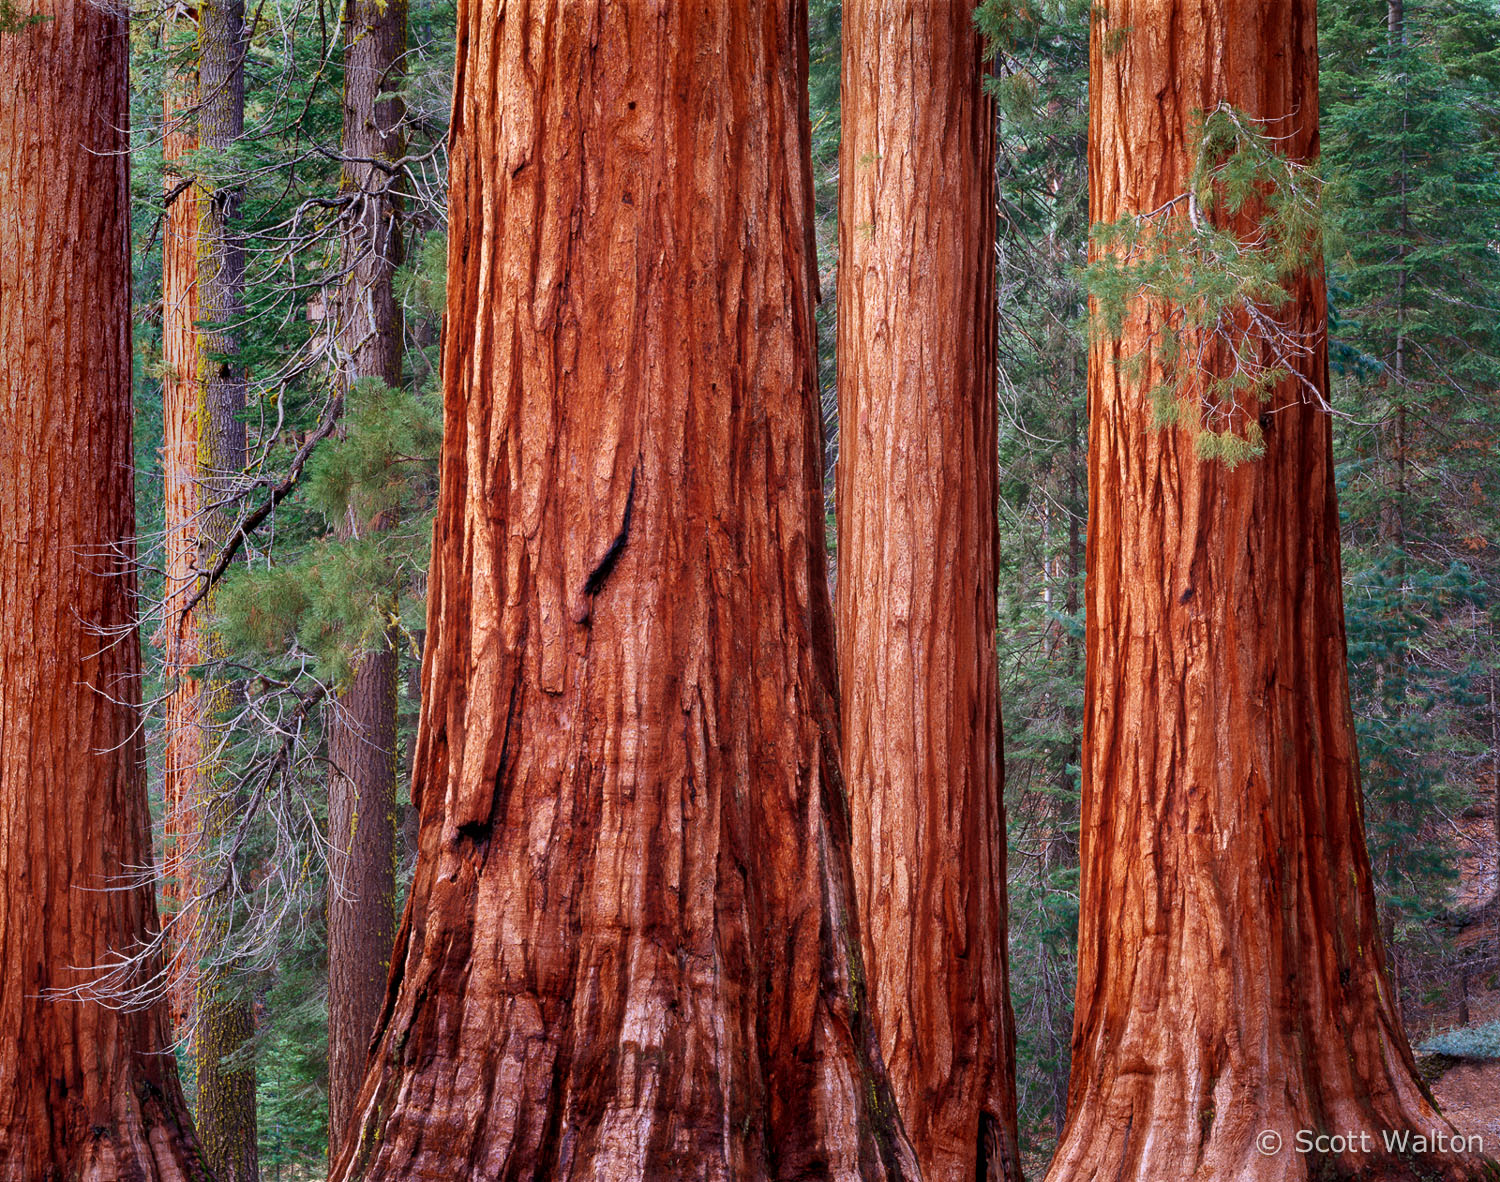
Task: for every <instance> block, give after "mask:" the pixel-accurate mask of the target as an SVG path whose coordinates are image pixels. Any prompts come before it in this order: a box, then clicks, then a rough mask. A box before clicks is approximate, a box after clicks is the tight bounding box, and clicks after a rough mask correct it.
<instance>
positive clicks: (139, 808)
mask: <svg viewBox="0 0 1500 1182" xmlns="http://www.w3.org/2000/svg"><path fill="white" fill-rule="evenodd" d="M21 14H22V15H38V16H41V17H43V18H45V19H43V20H42V21H41V22H40V23H36V24H31V25H27V26H23V27H21V28H19V29H15V30H11V31H7V32H6V33H4V34H3V35H0V210H3V211H4V214H3V216H0V358H3V359H4V361H3V363H0V948H3V950H4V954H3V956H0V1179H4V1180H5V1182H35V1180H37V1179H50V1178H62V1177H67V1178H70V1179H73V1178H77V1179H84V1180H87V1182H106V1180H114V1179H120V1178H133V1179H144V1180H149V1182H157V1180H160V1182H182V1180H185V1179H198V1178H202V1177H203V1176H204V1170H203V1166H202V1162H201V1158H200V1155H199V1153H198V1150H197V1146H196V1143H195V1141H194V1138H193V1134H192V1131H191V1124H190V1121H189V1118H188V1114H187V1106H186V1104H185V1103H184V1101H183V1097H182V1090H181V1087H180V1086H179V1084H178V1080H177V1072H176V1068H175V1067H174V1065H173V1060H172V1057H171V1055H170V1054H169V1053H164V1052H165V1051H166V1048H167V1046H168V1043H169V1042H170V1037H169V1035H168V1022H167V1007H166V1004H165V1002H160V1003H158V1004H155V1005H151V1006H149V1007H147V1008H144V1009H132V1010H122V1009H116V1008H111V1007H109V1006H106V1005H103V1004H100V1003H99V1002H97V1001H95V1000H91V999H90V998H89V995H88V993H87V991H86V990H85V992H84V995H83V998H82V999H80V998H78V997H69V996H59V995H58V993H57V992H56V991H67V990H73V989H80V988H82V987H84V986H85V985H86V983H87V982H88V981H89V980H90V979H91V978H92V976H93V974H91V973H90V972H88V971H87V970H86V969H85V968H83V967H82V966H97V965H103V964H106V963H109V962H110V961H112V960H113V959H114V958H115V957H116V956H118V955H120V954H126V955H128V954H130V953H133V952H135V951H136V950H137V949H138V948H139V947H140V946H141V945H142V943H143V942H146V941H148V940H150V939H151V937H152V935H153V934H154V933H155V932H156V930H157V911H156V902H155V898H154V887H153V885H152V884H151V883H150V881H149V878H150V876H149V874H147V875H146V876H145V878H146V880H147V881H144V882H143V881H142V876H141V871H142V868H147V869H148V870H149V867H150V865H151V857H152V855H151V843H150V835H149V823H150V822H149V814H148V810H147V805H146V782H145V766H144V762H143V750H142V745H141V734H140V730H139V727H138V723H139V719H138V718H137V716H136V708H137V706H138V704H139V702H140V647H139V639H138V636H137V633H136V630H135V613H136V580H135V567H134V559H135V544H134V534H135V512H134V480H133V472H134V465H133V460H132V456H131V439H130V435H131V392H130V269H129V268H130V263H129V253H128V233H129V221H130V194H129V185H128V177H127V171H128V164H127V160H126V156H125V151H126V147H127V130H126V129H127V127H128V124H129V117H128V111H129V108H128V105H127V95H126V68H127V52H128V39H127V30H126V25H125V22H124V21H123V20H122V19H120V18H119V17H118V16H116V15H112V14H108V13H106V12H105V11H103V10H102V9H100V8H98V7H96V6H94V5H91V4H62V3H40V4H27V5H24V6H23V7H22V9H21ZM130 883H134V884H135V885H128V884H130ZM108 888H113V889H108ZM155 967H156V966H154V965H144V966H142V967H141V969H140V971H139V972H138V973H136V974H133V975H132V976H131V979H130V980H129V981H128V982H125V983H126V984H128V985H131V986H135V987H139V986H141V985H143V984H144V983H145V981H146V979H147V977H148V976H149V975H150V973H151V972H152V971H153V970H154V968H155Z"/></svg>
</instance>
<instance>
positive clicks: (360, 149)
mask: <svg viewBox="0 0 1500 1182" xmlns="http://www.w3.org/2000/svg"><path fill="white" fill-rule="evenodd" d="M406 18H407V6H406V4H405V3H404V2H402V0H350V2H349V3H348V4H347V5H346V6H345V9H344V44H345V50H344V132H343V134H344V139H343V155H344V186H343V191H344V195H345V196H350V195H358V196H359V198H360V200H359V201H358V203H357V204H356V205H355V206H354V207H353V209H352V211H351V212H350V214H349V216H348V217H347V220H346V223H345V230H344V234H343V259H344V266H345V267H346V268H348V274H347V276H346V277H345V279H344V287H343V291H342V292H341V293H340V300H339V319H338V324H337V335H336V342H335V343H336V347H337V349H338V373H337V375H336V380H337V381H338V382H339V383H340V385H341V386H342V388H343V391H344V398H345V405H346V406H348V405H349V403H350V401H351V400H352V399H355V398H357V397H358V394H357V392H356V391H355V390H354V387H355V384H356V383H357V382H359V381H360V380H361V379H365V378H378V379H379V380H380V381H382V382H384V383H385V384H386V385H388V386H391V387H399V386H400V385H401V376H402V375H401V343H402V342H401V312H400V308H399V306H398V304H397V302H396V294H395V288H394V285H393V279H394V277H395V272H396V267H397V265H398V264H399V262H400V260H401V239H400V220H399V219H400V212H401V211H400V202H399V199H398V198H397V196H396V194H395V192H394V190H393V188H392V185H393V182H394V178H393V177H392V176H391V175H390V173H389V172H387V171H386V170H384V169H382V168H381V167H380V165H379V164H378V163H375V162H376V161H392V160H397V159H399V158H400V157H401V156H402V154H403V151H404V147H403V144H404V136H403V134H402V122H403V118H404V111H403V107H402V102H401V99H400V97H399V90H400V86H401V82H402V77H403V71H404V69H405V65H404V59H405V54H406ZM340 524H341V529H340V533H341V534H342V535H343V536H345V537H348V536H350V535H351V534H353V533H354V532H355V531H356V530H357V529H360V528H365V527H367V526H372V525H375V524H377V523H373V522H361V521H356V520H354V518H353V516H352V511H351V517H350V519H349V520H347V521H345V522H342V523H340ZM393 606H394V605H393ZM396 675H397V668H396V651H395V647H394V645H393V643H392V638H391V637H390V636H385V637H384V638H383V641H382V643H381V645H380V647H378V648H377V649H376V650H375V651H372V652H370V653H368V654H364V655H362V656H361V657H360V658H359V659H358V661H357V664H356V668H355V673H354V676H353V678H352V680H351V682H350V684H349V685H348V686H347V687H346V688H345V689H344V690H343V692H341V693H340V694H339V697H338V700H337V702H336V704H335V706H334V708H333V709H332V710H331V711H330V712H329V716H328V756H329V764H330V772H329V779H328V823H329V831H330V834H331V844H332V848H333V858H332V874H331V880H332V885H331V886H330V889H329V894H328V1147H329V1160H330V1161H331V1160H333V1159H334V1158H336V1157H337V1156H338V1150H339V1146H340V1144H341V1141H342V1137H343V1132H344V1127H345V1126H346V1125H347V1124H348V1121H349V1115H350V1112H351V1111H352V1108H353V1104H354V1098H355V1096H356V1095H357V1094H358V1092H359V1086H360V1084H361V1083H362V1082H363V1081H364V1074H365V1061H366V1059H367V1057H368V1054H369V1047H370V1036H371V1034H372V1033H373V1031H374V1029H375V1023H376V1020H377V1019H378V1018H379V1016H380V1007H381V1002H382V1001H383V1000H384V998H385V983H386V978H387V977H388V975H389V971H390V956H391V945H392V944H393V943H394V941H395V935H396V910H395V909H396V845H395V842H396Z"/></svg>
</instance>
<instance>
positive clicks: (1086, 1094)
mask: <svg viewBox="0 0 1500 1182" xmlns="http://www.w3.org/2000/svg"><path fill="white" fill-rule="evenodd" d="M1092 41H1093V50H1092V80H1091V88H1090V91H1091V95H1090V107H1091V109H1090V159H1089V172H1090V177H1091V193H1090V217H1091V219H1092V220H1093V221H1095V222H1100V221H1111V220H1113V219H1115V218H1117V217H1119V216H1120V215H1122V214H1125V213H1130V212H1144V211H1147V210H1152V209H1155V208H1157V207H1158V206H1160V205H1161V203H1162V202H1163V201H1165V200H1166V199H1168V198H1169V197H1172V196H1174V195H1175V194H1177V193H1180V192H1182V191H1183V189H1184V186H1185V183H1186V182H1185V176H1186V173H1187V170H1188V167H1189V157H1190V155H1191V147H1192V131H1191V127H1192V124H1193V120H1194V112H1195V111H1201V110H1209V109H1213V108H1214V107H1215V106H1216V105H1217V104H1218V103H1220V102H1221V101H1223V102H1227V103H1230V104H1232V105H1233V106H1235V107H1236V108H1238V109H1240V110H1241V111H1243V112H1245V113H1246V114H1247V115H1249V116H1251V117H1253V118H1255V119H1261V120H1265V121H1267V122H1266V123H1265V124H1264V127H1265V130H1266V133H1267V134H1268V135H1270V136H1273V137H1276V138H1277V141H1278V143H1279V145H1280V149H1281V150H1282V151H1284V152H1286V153H1288V154H1290V155H1292V156H1294V157H1296V158H1299V159H1304V160H1306V159H1311V158H1313V157H1314V156H1316V154H1317V149H1318V88H1317V86H1318V84H1317V77H1318V75H1317V69H1318V59H1317V35H1316V28H1315V22H1314V5H1313V3H1312V0H1253V2H1238V0H1193V2H1192V3H1186V2H1182V0H1173V2H1171V3H1166V4H1162V3H1158V2H1150V3H1148V2H1147V0H1110V2H1109V3H1108V4H1107V5H1105V7H1104V8H1103V9H1102V10H1096V23H1095V24H1094V28H1093V35H1092ZM1293 295H1294V302H1293V304H1292V305H1291V307H1290V310H1289V311H1288V313H1287V327H1289V328H1290V329H1291V330H1293V331H1294V332H1295V333H1297V334H1298V336H1299V337H1300V339H1302V340H1305V341H1309V342H1316V344H1317V347H1316V348H1315V349H1314V350H1313V352H1312V354H1311V355H1310V356H1308V357H1306V358H1305V359H1301V360H1300V361H1298V360H1297V359H1293V363H1294V364H1298V365H1300V367H1301V369H1302V372H1303V374H1304V376H1305V377H1306V378H1307V379H1308V380H1309V381H1311V382H1313V383H1315V384H1316V385H1317V387H1318V388H1319V389H1320V390H1326V389H1327V378H1328V373H1327V354H1326V339H1325V330H1326V321H1327V306H1326V298H1325V293H1324V284H1323V278H1322V274H1321V272H1320V271H1318V270H1316V269H1314V270H1311V271H1309V272H1308V273H1306V274H1304V275H1303V276H1302V277H1301V279H1300V280H1299V281H1298V282H1297V283H1296V284H1295V287H1294V289H1293ZM1157 314H1159V313H1157V312H1153V311H1152V310H1151V309H1149V308H1143V307H1140V306H1137V307H1135V308H1134V309H1133V311H1132V314H1131V316H1130V317H1129V319H1128V320H1127V323H1126V332H1125V336H1124V339H1123V340H1122V341H1120V342H1118V343H1111V342H1110V341H1109V340H1107V339H1106V338H1103V337H1102V336H1101V337H1100V338H1098V339H1096V340H1095V341H1094V343H1093V346H1092V349H1093V352H1092V357H1091V364H1090V375H1089V376H1090V389H1089V395H1090V411H1091V429H1090V510H1089V567H1088V570H1089V574H1088V588H1087V611H1088V628H1087V652H1088V672H1087V680H1086V705H1085V721H1084V749H1083V784H1084V799H1083V811H1082V828H1081V842H1082V885H1081V892H1082V897H1081V918H1080V930H1079V978H1078V993H1077V1008H1076V1018H1075V1026H1074V1033H1073V1077H1072V1080H1071V1084H1070V1089H1069V1119H1068V1124H1067V1128H1066V1130H1065V1132H1064V1135H1063V1138H1062V1143H1061V1145H1060V1147H1059V1149H1058V1153H1057V1156H1056V1158H1055V1159H1054V1161H1053V1164H1052V1168H1051V1171H1050V1172H1049V1174H1048V1178H1049V1179H1053V1180H1062V1179H1074V1178H1103V1177H1108V1178H1127V1179H1132V1178H1133V1179H1143V1180H1145V1179H1149V1180H1150V1182H1169V1180H1171V1179H1178V1178H1182V1179H1186V1178H1206V1177H1214V1178H1259V1179H1282V1178H1286V1179H1300V1178H1312V1177H1316V1178H1331V1177H1359V1178H1363V1179H1377V1178H1418V1177H1421V1178H1431V1177H1446V1178H1461V1177H1477V1176H1482V1167H1481V1166H1480V1165H1479V1163H1477V1162H1476V1161H1474V1160H1473V1159H1468V1158H1464V1157H1461V1156H1458V1155H1447V1154H1440V1153H1433V1154H1427V1155H1421V1156H1418V1157H1410V1158H1406V1159H1398V1158H1396V1157H1394V1156H1392V1155H1390V1154H1387V1153H1385V1152H1384V1148H1383V1147H1384V1142H1383V1140H1382V1133H1383V1131H1384V1130H1387V1129H1415V1130H1418V1131H1421V1132H1425V1133H1438V1132H1451V1130H1449V1129H1448V1126H1447V1125H1446V1122H1444V1121H1443V1120H1442V1118H1441V1117H1440V1116H1438V1114H1437V1113H1436V1112H1435V1110H1434V1108H1433V1106H1432V1104H1431V1102H1430V1099H1429V1097H1428V1095H1427V1091H1426V1088H1425V1087H1424V1086H1423V1085H1422V1083H1421V1082H1420V1080H1419V1079H1418V1077H1417V1074H1416V1070H1415V1068H1414V1066H1413V1063H1412V1056H1411V1052H1410V1050H1409V1048H1408V1046H1407V1041H1406V1036H1405V1034H1404V1033H1403V1031H1402V1028H1401V1022H1400V1018H1399V1015H1398V1014H1397V1012H1396V1009H1395V1007H1394V1004H1393V1002H1392V998H1391V993H1390V989H1389V987H1388V984H1387V981H1386V979H1385V970H1384V963H1383V959H1384V958H1383V953H1382V951H1381V944H1380V933H1379V930H1378V927H1377V924H1376V917H1375V907H1374V899H1373V894H1372V890H1371V882H1370V871H1369V863H1368V859H1367V856H1366V853H1365V846H1364V836H1363V832H1362V824H1361V804H1360V790H1359V776H1358V764H1357V759H1356V752H1355V740H1354V731H1353V725H1352V721H1351V717H1350V710H1349V694H1348V685H1347V679H1346V669H1345V641H1344V621H1343V607H1342V599H1341V586H1340V569H1339V566H1340V560H1339V537H1338V513H1337V507H1336V504H1335V499H1334V486H1333V469H1332V448H1331V442H1330V439H1331V437H1330V420H1329V418H1328V416H1327V415H1326V414H1324V413H1322V412H1320V411H1319V410H1317V409H1316V408H1315V407H1314V406H1312V405H1308V404H1305V403H1304V402H1303V401H1302V398H1301V394H1300V390H1299V387H1298V385H1297V383H1296V382H1295V381H1293V380H1288V381H1287V382H1285V383H1283V384H1282V386H1281V387H1280V388H1279V389H1277V390H1276V391H1275V393H1274V397H1273V401H1272V404H1271V406H1270V407H1268V408H1267V409H1268V410H1269V411H1271V412H1273V413H1268V414H1265V415H1263V416H1262V417H1261V422H1262V424H1263V425H1264V429H1265V436H1266V450H1265V455H1264V457H1263V458H1262V459H1260V460H1258V461H1255V462H1251V463H1246V464H1242V465H1241V466H1239V467H1238V468H1236V469H1234V470H1233V471H1228V470H1226V469H1225V468H1224V467H1223V466H1222V465H1219V464H1216V463H1212V462H1203V461H1200V460H1199V459H1198V458H1197V456H1196V454H1195V450H1194V446H1193V439H1192V432H1190V431H1189V430H1187V429H1185V428H1174V429H1167V430H1161V431H1153V430H1151V429H1150V427H1149V426H1148V424H1149V423H1150V420H1151V400H1150V397H1149V387H1150V386H1151V384H1152V383H1153V382H1155V381H1157V380H1159V374H1158V373H1155V372H1152V370H1154V369H1155V368H1156V367H1155V365H1154V364H1153V365H1152V366H1148V367H1147V372H1144V373H1140V374H1134V375H1132V371H1131V369H1130V368H1129V367H1128V366H1126V365H1125V364H1124V359H1125V358H1126V357H1127V356H1129V355H1131V354H1135V353H1138V352H1140V350H1141V349H1142V347H1143V342H1144V341H1145V340H1146V339H1147V336H1146V334H1147V333H1149V332H1150V331H1151V329H1152V327H1153V324H1154V320H1153V316H1155V315H1157ZM1239 429H1240V430H1241V431H1243V429H1244V424H1243V423H1240V424H1239ZM1302 1130H1308V1131H1311V1132H1313V1133H1317V1132H1326V1133H1337V1134H1346V1135H1350V1136H1352V1137H1353V1138H1354V1139H1355V1146H1354V1150H1353V1151H1352V1152H1343V1153H1339V1152H1326V1153H1325V1152H1317V1151H1316V1150H1314V1151H1313V1152H1297V1142H1296V1137H1297V1134H1298V1132H1299V1131H1302ZM1263 1133H1270V1134H1275V1135H1277V1136H1279V1138H1280V1140H1281V1148H1280V1149H1279V1151H1274V1152H1270V1153H1266V1152H1264V1150H1265V1149H1266V1148H1274V1147H1272V1146H1269V1144H1268V1143H1261V1144H1259V1145H1258V1144H1257V1138H1258V1137H1259V1136H1260V1135H1261V1134H1263ZM1362 1134H1367V1135H1368V1137H1369V1142H1368V1143H1365V1142H1363V1140H1362V1137H1361V1135H1362ZM1367 1145H1368V1151H1366V1146H1367ZM1325 1148H1331V1147H1330V1146H1327V1145H1326V1144H1325Z"/></svg>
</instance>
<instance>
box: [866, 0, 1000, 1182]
mask: <svg viewBox="0 0 1500 1182" xmlns="http://www.w3.org/2000/svg"><path fill="white" fill-rule="evenodd" d="M971 9H972V5H970V4H968V3H954V4H938V5H933V4H929V3H925V2H916V0H912V2H902V3H889V2H886V0H858V2H853V0H851V2H846V3H845V5H844V8H843V41H842V44H843V79H842V110H843V138H842V141H841V144H840V148H839V178H840V186H839V260H840V261H839V272H838V285H839V290H838V320H839V334H838V340H839V355H838V373H839V381H838V390H839V425H840V433H841V434H840V448H839V467H838V523H839V544H840V564H841V565H840V570H839V575H840V577H839V581H838V635H839V646H838V653H839V684H840V686H841V689H842V695H843V698H842V700H843V713H842V721H843V738H844V744H845V747H844V754H845V764H844V766H845V769H846V777H847V780H848V785H849V799H850V812H851V819H852V833H853V843H854V856H853V862H854V879H855V885H856V887H857V889H858V895H859V908H860V916H861V920H862V923H863V929H862V930H863V936H864V953H865V965H866V970H867V974H866V976H867V981H868V983H869V991H870V997H871V1000H872V1001H873V1003H874V1008H875V1018H876V1026H877V1028H878V1031H879V1036H880V1045H881V1050H882V1052H883V1055H884V1058H885V1062H886V1066H887V1068H888V1069H889V1071H890V1077H891V1084H892V1088H893V1090H894V1091H895V1094H896V1101H897V1104H898V1106H899V1108H900V1110H901V1115H902V1118H903V1120H904V1121H905V1124H906V1128H907V1131H908V1133H909V1134H910V1136H911V1141H912V1145H913V1147H914V1148H915V1150H916V1153H917V1158H918V1160H919V1161H920V1163H921V1167H922V1174H923V1177H924V1178H926V1179H928V1182H945V1180H947V1182H958V1180H960V1179H962V1180H963V1182H972V1179H974V1178H975V1177H976V1172H977V1176H978V1177H979V1178H981V1179H983V1178H995V1179H999V1178H1019V1177H1020V1155H1019V1152H1018V1149H1017V1143H1016V1097H1015V1029H1014V1019H1013V1017H1012V1014H1011V1007H1010V989H1009V981H1008V973H1007V951H1006V905H1005V811H1004V799H1003V794H1002V778H1003V769H1002V760H1001V744H1000V703H999V689H998V677H997V669H996V650H995V612H996V595H997V585H996V578H997V563H998V556H999V528H998V518H997V516H996V513H997V507H996V497H997V488H998V470H997V464H998V453H997V448H996V392H995V349H996V328H997V325H996V313H997V308H996V303H995V283H994V269H995V263H994V259H995V254H994V251H995V196H994V143H995V141H994V129H995V122H994V109H993V104H992V103H991V102H990V100H989V98H988V97H987V96H986V95H985V93H984V88H983V79H984V75H985V72H986V71H985V67H984V53H983V47H982V45H981V40H980V37H979V35H978V33H977V32H976V31H975V29H974V25H973V19H972V11H971Z"/></svg>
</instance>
